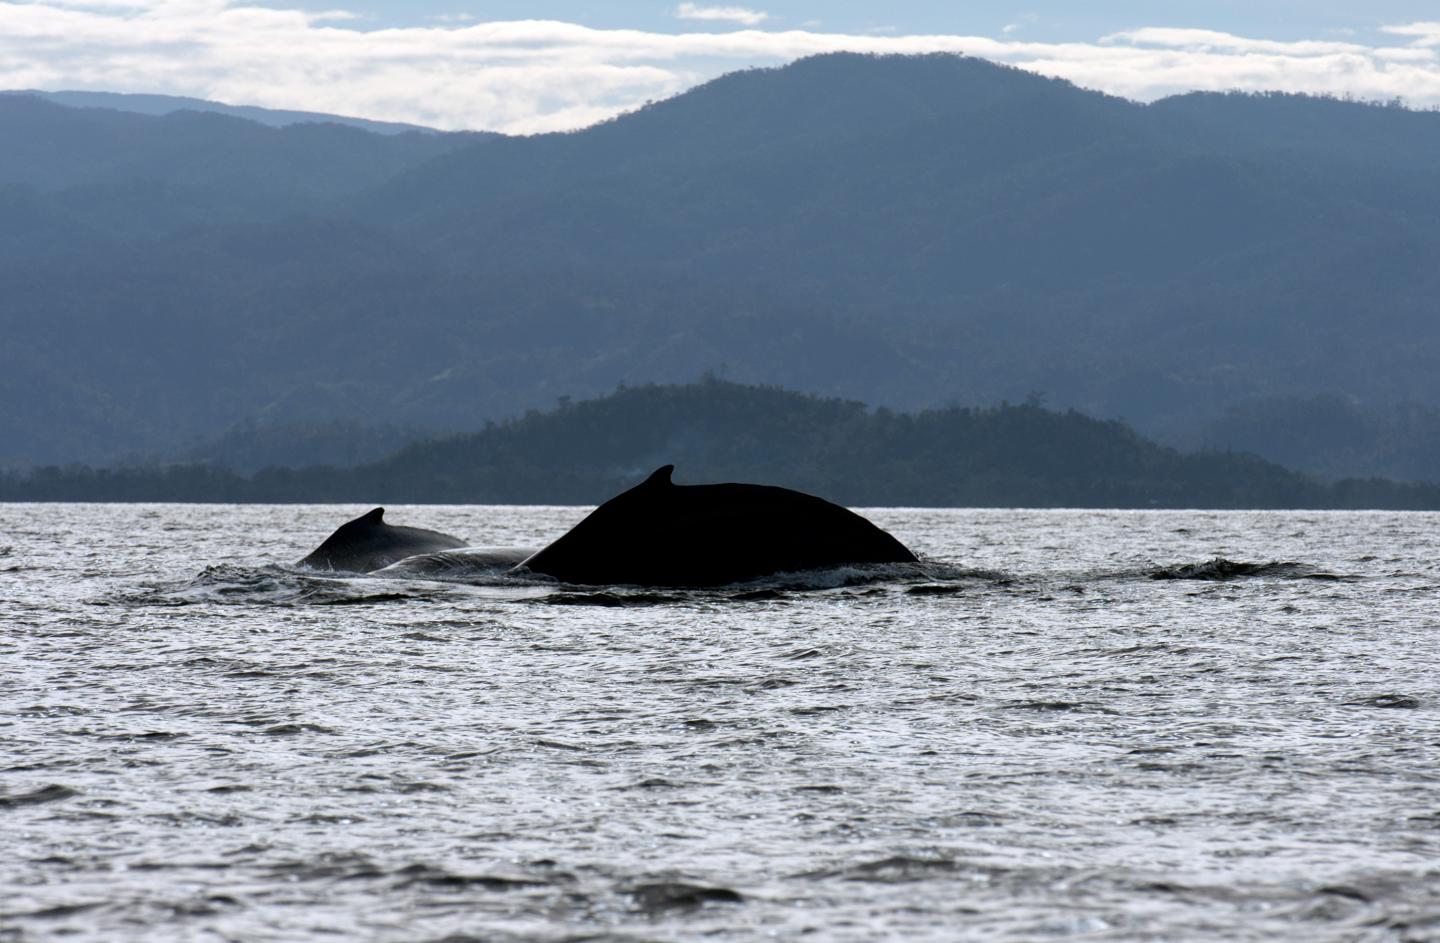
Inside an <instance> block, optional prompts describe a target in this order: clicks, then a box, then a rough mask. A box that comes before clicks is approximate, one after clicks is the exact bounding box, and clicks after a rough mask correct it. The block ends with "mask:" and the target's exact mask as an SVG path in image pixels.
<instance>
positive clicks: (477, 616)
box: [0, 505, 1440, 943]
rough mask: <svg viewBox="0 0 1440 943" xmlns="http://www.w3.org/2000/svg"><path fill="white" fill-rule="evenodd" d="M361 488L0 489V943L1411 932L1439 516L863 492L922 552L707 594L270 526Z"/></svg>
mask: <svg viewBox="0 0 1440 943" xmlns="http://www.w3.org/2000/svg"><path fill="white" fill-rule="evenodd" d="M363 510H366V509H365V508H359V507H324V506H293V507H281V506H249V507H238V506H185V505H0V620H3V631H0V941H40V940H47V941H48V940H74V941H117V940H144V941H170V940H176V941H180V940H184V941H190V940H194V941H218V940H235V941H246V943H251V941H297V940H322V939H345V940H377V941H397V943H398V941H405V943H413V941H450V943H460V941H479V940H486V941H490V940H496V941H509V940H540V941H559V940H577V941H578V940H615V941H619V940H634V941H640V940H698V939H705V940H719V941H726V940H755V939H764V938H775V939H785V940H789V939H798V938H801V937H802V936H809V937H810V938H812V939H817V940H840V941H845V940H855V941H860V940H867V941H868V940H877V939H895V940H907V941H910V940H937V941H938V940H946V941H949V940H1014V941H1020V940H1025V941H1033V940H1086V941H1094V940H1225V941H1241V940H1276V939H1286V940H1322V941H1323V940H1347V941H1348V940H1357V941H1371V940H1374V941H1427V940H1440V672H1437V669H1440V565H1437V562H1436V561H1437V558H1440V516H1437V515H1429V514H1391V513H1371V514H1365V513H1360V514H1357V513H1311V512H1304V513H1300V512H1292V513H1237V512H1223V513H1222V512H1120V511H1013V510H915V509H873V510H869V511H866V512H864V513H866V514H867V516H869V517H871V518H872V519H873V520H875V521H876V522H877V523H879V524H881V525H882V526H884V527H886V528H887V529H889V530H890V531H891V532H893V533H894V534H896V535H897V536H898V537H900V538H901V539H902V540H903V541H905V542H906V543H907V544H909V545H910V546H911V547H913V548H914V549H915V550H917V552H919V553H921V554H922V555H923V556H924V557H925V559H926V563H925V564H923V565H922V566H919V567H909V568H891V569H881V570H876V571H860V570H847V571H837V572H831V573H822V574H810V575H807V576H803V577H787V578H783V579H776V580H771V581H767V582H762V583H759V584H754V585H748V586H744V587H734V588H729V589H726V590H720V591H707V592H668V591H667V592H653V591H644V590H635V589H625V588H610V589H599V590H597V589H584V588H575V587H559V586H554V585H551V584H546V583H543V582H535V581H530V582H526V581H518V580H514V579H508V578H505V577H501V576H498V575H496V574H494V573H491V572H486V571H483V570H481V569H476V568H469V569H467V568H466V567H465V566H464V565H463V561H461V562H460V563H457V562H456V561H455V560H453V559H452V560H449V561H446V562H444V563H443V565H436V566H434V567H432V568H430V569H428V570H427V569H425V568H411V569H408V570H405V569H402V570H401V571H398V572H397V573H396V574H394V575H391V576H386V577H349V578H342V577H332V576H320V575H316V574H306V573H301V572H298V571H296V570H294V569H293V568H292V567H290V566H289V565H288V564H289V563H290V562H291V561H294V560H297V559H299V558H300V557H301V556H302V555H303V554H304V553H306V552H307V551H308V550H310V549H311V548H312V547H313V546H314V545H315V544H317V543H319V541H320V540H321V539H322V538H323V537H325V536H326V535H327V534H328V533H329V532H330V531H331V530H332V529H333V528H334V527H336V526H338V525H339V524H340V523H341V522H343V521H344V520H346V519H348V518H349V517H351V516H354V515H355V514H356V513H359V512H361V511H363ZM582 513H583V509H577V508H510V507H410V508H405V507H394V508H391V509H390V510H389V512H388V515H387V516H388V519H389V520H391V521H393V522H395V523H409V524H414V525H418V526H425V527H432V528H436V529H440V530H446V531H449V532H452V533H456V534H459V535H462V536H464V537H466V538H467V539H469V540H472V541H474V542H475V543H476V544H483V545H490V546H516V545H519V546H527V545H529V546H538V545H540V544H543V543H544V542H546V541H547V540H549V539H550V538H552V537H554V536H557V535H558V534H559V533H561V532H562V531H563V530H564V529H565V528H566V527H568V526H569V525H570V524H571V523H573V522H574V521H576V520H578V519H579V517H580V516H581V514H582ZM1272 564H1273V565H1272ZM1157 576H1168V577H1177V578H1169V579H1157V578H1155V577H1157ZM436 577H439V578H438V579H437V578H436Z"/></svg>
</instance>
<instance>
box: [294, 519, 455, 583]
mask: <svg viewBox="0 0 1440 943" xmlns="http://www.w3.org/2000/svg"><path fill="white" fill-rule="evenodd" d="M463 546H465V541H463V540H461V539H460V538H458V537H451V536H450V535H449V534H442V533H440V532H439V531H434V530H425V529H424V528H423V527H397V526H394V525H392V524H387V523H385V509H384V508H376V509H375V510H373V511H371V512H369V513H368V514H363V515H361V516H360V517H357V518H355V520H353V521H347V522H346V523H344V524H341V525H340V527H339V529H337V530H336V531H335V533H333V534H331V535H330V536H329V537H327V538H326V539H325V542H324V543H322V544H321V545H320V546H318V547H316V548H315V549H314V550H313V551H311V552H310V554H309V555H308V556H307V557H306V558H305V559H303V560H301V561H300V564H299V565H300V566H308V567H310V568H311V569H315V570H343V571H345V572H348V573H369V572H370V571H371V570H378V569H380V568H381V567H387V566H389V565H390V564H392V563H395V562H397V561H399V560H403V559H405V558H406V557H413V556H415V555H416V554H417V553H435V552H437V551H440V550H454V549H456V548H458V547H463Z"/></svg>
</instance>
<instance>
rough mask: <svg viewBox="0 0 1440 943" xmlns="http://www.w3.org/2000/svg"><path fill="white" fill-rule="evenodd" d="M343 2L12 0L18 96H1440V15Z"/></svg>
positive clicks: (461, 107)
mask: <svg viewBox="0 0 1440 943" xmlns="http://www.w3.org/2000/svg"><path fill="white" fill-rule="evenodd" d="M337 12H338V11H332V12H330V13H306V12H302V11H299V10H287V9H276V8H270V7H260V6H254V5H247V2H246V0H33V2H28V3H21V2H13V0H10V2H7V0H0V88H42V89H98V90H111V91H130V92H164V93H169V94H177V95H192V96H196V97H201V98H211V99H215V100H219V101H225V102H231V103H235V104H255V105H262V106H268V107H272V108H294V109H301V110H307V111H328V112H335V113H339V114H351V115H362V116H365V117H370V118H378V119H388V120H395V121H410V122H415V123H419V124H428V125H433V126H435V127H441V128H488V129H494V130H501V131H508V132H512V133H529V132H536V131H547V130H559V129H568V128H575V127H580V126H583V125H586V124H590V123H593V122H595V121H598V120H601V119H603V118H606V117H609V116H612V115H615V114H617V113H619V112H621V111H625V110H627V109H631V108H635V107H637V106H639V105H640V104H642V103H644V102H646V101H649V100H654V99H660V98H665V97H668V96H670V95H674V94H676V93H678V92H680V91H683V90H684V89H686V88H689V87H691V86H693V85H695V84H697V83H699V82H702V81H705V80H707V79H709V78H712V77H714V76H716V75H719V74H721V73H723V72H727V71H731V70H733V69H736V68H742V67H745V66H752V65H762V66H766V65H779V64H783V63H785V62H789V61H791V60H794V59H797V58H799V57H801V56H807V55H813V54H817V53H825V52H836V51H842V50H848V51H855V52H871V53H923V52H957V53H966V54H969V55H974V56H980V57H983V58H986V59H992V60H995V61H997V62H1004V63H1008V64H1010V65H1014V66H1017V67H1020V68H1023V69H1028V70H1031V71H1034V72H1040V73H1043V74H1045V75H1052V76H1058V77H1061V78H1065V79H1069V80H1070V81H1073V82H1075V83H1077V84H1079V85H1082V86H1085V87H1088V88H1096V89H1101V90H1104V91H1107V92H1110V93H1112V94H1117V95H1124V96H1127V97H1130V98H1135V99H1139V100H1152V99H1154V98H1157V97H1160V96H1163V95H1166V94H1171V93H1175V92H1181V91H1187V90H1191V89H1212V90H1225V89H1249V90H1259V89H1282V90H1288V91H1300V92H1312V93H1333V94H1353V95H1357V96H1360V97H1363V98H1376V99H1391V98H1394V97H1397V96H1403V97H1404V98H1405V99H1406V100H1407V101H1409V102H1410V103H1412V104H1415V105H1440V23H1411V24H1400V25H1394V26H1390V27H1388V28H1387V30H1386V33H1385V35H1388V36H1393V37H1395V41H1394V42H1393V43H1390V44H1383V43H1382V44H1380V45H1367V44H1365V43H1361V42H1358V41H1354V40H1344V41H1341V40H1339V39H1338V38H1327V39H1323V40H1318V39H1317V40H1303V41H1298V42H1277V41H1274V40H1267V39H1257V38H1251V37H1242V36H1235V35H1232V34H1228V33H1220V32H1215V31H1208V30H1185V29H1160V28H1147V29H1138V30H1132V31H1129V32H1125V33H1119V34H1116V35H1114V36H1108V37H1104V38H1103V39H1101V40H1097V41H1096V42H1090V43H1037V42H1025V41H1022V40H1020V39H1018V38H1013V37H1003V36H1002V37H1000V38H995V37H984V36H953V35H930V36H921V35H909V36H907V35H847V34H841V33H825V32H819V31H816V30H811V29H797V30H783V31H781V30H755V29H740V30H729V31H722V32H682V33H658V32H647V31H642V30H621V29H609V30H602V29H592V28H589V27H585V26H581V25H578V24H575V23H562V22H555V21H547V20H518V21H507V22H480V23H444V24H440V23H436V24H433V25H427V26H416V27H406V28H396V29H370V30H365V29H361V28H357V27H356V26H355V25H354V24H350V23H348V22H346V21H345V20H344V19H339V18H337Z"/></svg>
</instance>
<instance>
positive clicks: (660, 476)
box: [643, 465, 675, 488]
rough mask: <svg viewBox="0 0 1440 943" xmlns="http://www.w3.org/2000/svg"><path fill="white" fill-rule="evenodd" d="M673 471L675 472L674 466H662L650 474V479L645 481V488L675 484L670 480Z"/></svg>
mask: <svg viewBox="0 0 1440 943" xmlns="http://www.w3.org/2000/svg"><path fill="white" fill-rule="evenodd" d="M673 471H675V466H674V465H661V466H660V467H659V468H657V469H655V470H654V471H653V472H651V473H650V477H649V478H646V479H645V481H644V484H643V487H646V488H653V487H655V486H656V485H669V484H674V482H672V481H671V480H670V474H671V472H673Z"/></svg>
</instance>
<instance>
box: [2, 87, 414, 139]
mask: <svg viewBox="0 0 1440 943" xmlns="http://www.w3.org/2000/svg"><path fill="white" fill-rule="evenodd" d="M0 94H9V95H32V96H34V97H36V98H43V99H45V100H47V101H52V102H54V103H55V104H57V105H66V106H68V107H71V108H108V109H113V110H115V111H131V112H135V113H137V114H142V115H168V114H170V113H171V112H175V111H206V112H214V113H216V114H221V115H229V116H230V117H232V118H244V119H246V120H247V121H254V122H256V123H257V124H263V125H268V126H270V127H272V128H283V127H287V126H289V125H292V124H343V125H348V126H349V127H352V128H359V129H361V130H362V131H372V132H374V133H376V134H404V133H406V132H408V131H432V132H433V131H434V129H433V128H426V127H423V126H421V125H418V124H405V123H403V122H397V121H371V120H370V119H368V118H351V117H347V116H345V115H327V114H323V113H321V112H316V111H286V110H283V109H275V108H257V107H255V106H253V105H226V104H223V103H221V102H212V101H206V100H205V99H203V98H185V97H182V96H179V95H132V94H125V93H122V92H41V91H35V90H32V89H25V90H22V91H16V92H5V93H0Z"/></svg>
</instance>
